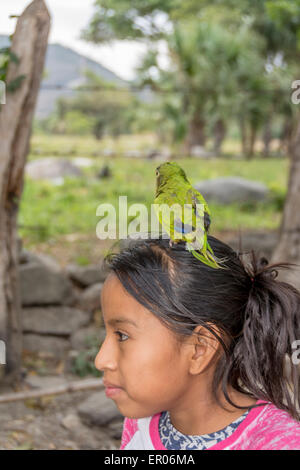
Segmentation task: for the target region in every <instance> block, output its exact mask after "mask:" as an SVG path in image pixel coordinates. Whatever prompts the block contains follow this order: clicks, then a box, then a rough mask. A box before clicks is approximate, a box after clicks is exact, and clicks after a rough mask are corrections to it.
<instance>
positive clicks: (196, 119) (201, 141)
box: [185, 112, 206, 154]
mask: <svg viewBox="0 0 300 470" xmlns="http://www.w3.org/2000/svg"><path fill="white" fill-rule="evenodd" d="M205 142H206V135H205V121H204V119H203V118H202V116H201V114H200V112H197V113H194V115H193V117H192V119H191V120H190V122H189V125H188V132H187V137H186V141H185V148H186V152H187V153H188V154H189V153H190V151H191V149H192V148H193V147H197V146H201V147H204V145H205Z"/></svg>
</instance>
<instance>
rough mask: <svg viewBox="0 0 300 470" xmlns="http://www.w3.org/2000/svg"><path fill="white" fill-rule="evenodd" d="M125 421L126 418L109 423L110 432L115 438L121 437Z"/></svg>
mask: <svg viewBox="0 0 300 470" xmlns="http://www.w3.org/2000/svg"><path fill="white" fill-rule="evenodd" d="M123 421H124V420H119V419H118V420H117V421H114V422H111V423H109V425H108V429H109V434H110V436H111V437H112V438H113V439H121V437H122V432H123Z"/></svg>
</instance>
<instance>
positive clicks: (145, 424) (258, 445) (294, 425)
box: [120, 400, 300, 450]
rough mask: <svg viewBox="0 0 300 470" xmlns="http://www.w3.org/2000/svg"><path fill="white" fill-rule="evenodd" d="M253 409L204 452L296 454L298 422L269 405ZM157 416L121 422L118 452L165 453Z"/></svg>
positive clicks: (299, 439)
mask: <svg viewBox="0 0 300 470" xmlns="http://www.w3.org/2000/svg"><path fill="white" fill-rule="evenodd" d="M256 403H257V404H258V403H266V405H264V406H259V407H257V408H253V409H252V410H250V411H249V413H248V415H247V416H246V418H245V419H244V420H243V421H242V422H241V424H240V425H239V426H238V427H237V429H236V431H234V432H233V434H231V436H229V437H227V438H226V439H224V440H223V441H221V442H218V443H217V444H215V445H213V446H212V447H209V448H208V449H207V450H221V449H224V450H225V449H228V450H230V449H231V450H300V422H299V421H296V420H295V419H293V418H292V417H291V416H290V415H289V414H288V413H287V412H286V411H283V410H280V409H279V408H276V406H275V405H273V404H272V403H267V402H264V401H263V400H258V401H257V402H256ZM160 415H161V413H157V414H155V415H153V416H149V417H147V418H139V419H130V418H125V419H124V424H123V434H122V440H121V447H120V449H121V450H167V449H166V448H165V447H164V445H163V444H162V442H161V440H160V435H159V428H158V424H159V418H160Z"/></svg>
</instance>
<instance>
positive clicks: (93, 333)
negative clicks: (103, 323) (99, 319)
mask: <svg viewBox="0 0 300 470" xmlns="http://www.w3.org/2000/svg"><path fill="white" fill-rule="evenodd" d="M105 334H106V333H105V329H104V328H98V327H96V326H95V325H91V326H88V327H86V328H81V329H80V330H78V331H75V332H74V333H73V334H72V336H71V346H72V349H74V350H76V351H82V350H85V349H87V348H88V347H89V345H90V344H91V343H93V344H96V343H98V344H99V347H100V345H101V344H102V343H103V341H104V339H105Z"/></svg>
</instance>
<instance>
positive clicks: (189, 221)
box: [154, 162, 222, 268]
mask: <svg viewBox="0 0 300 470" xmlns="http://www.w3.org/2000/svg"><path fill="white" fill-rule="evenodd" d="M154 204H157V205H159V206H161V205H163V204H166V205H167V206H168V207H169V208H171V206H173V207H172V209H171V211H170V212H169V213H168V211H164V210H162V209H163V206H161V207H158V206H154V208H155V212H156V215H157V217H158V219H159V222H160V223H161V225H162V227H163V228H164V230H165V231H166V232H167V234H168V235H169V237H170V246H172V244H173V243H179V242H186V249H188V250H189V251H191V253H192V254H193V255H194V256H195V258H197V259H198V260H200V261H202V262H203V263H204V264H206V265H208V266H210V267H212V268H221V266H219V264H218V262H221V261H222V260H219V259H217V257H216V256H215V255H214V253H213V251H212V249H211V247H210V245H209V243H208V240H207V234H208V229H209V226H210V211H209V209H208V205H207V203H206V201H205V199H204V197H203V196H202V194H200V193H199V191H197V190H196V189H194V188H193V187H192V185H191V184H190V183H189V181H188V179H187V177H186V174H185V172H184V171H183V169H182V168H181V167H180V166H179V165H178V164H177V163H176V162H166V163H163V164H161V165H160V166H158V167H157V168H156V194H155V200H154Z"/></svg>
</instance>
